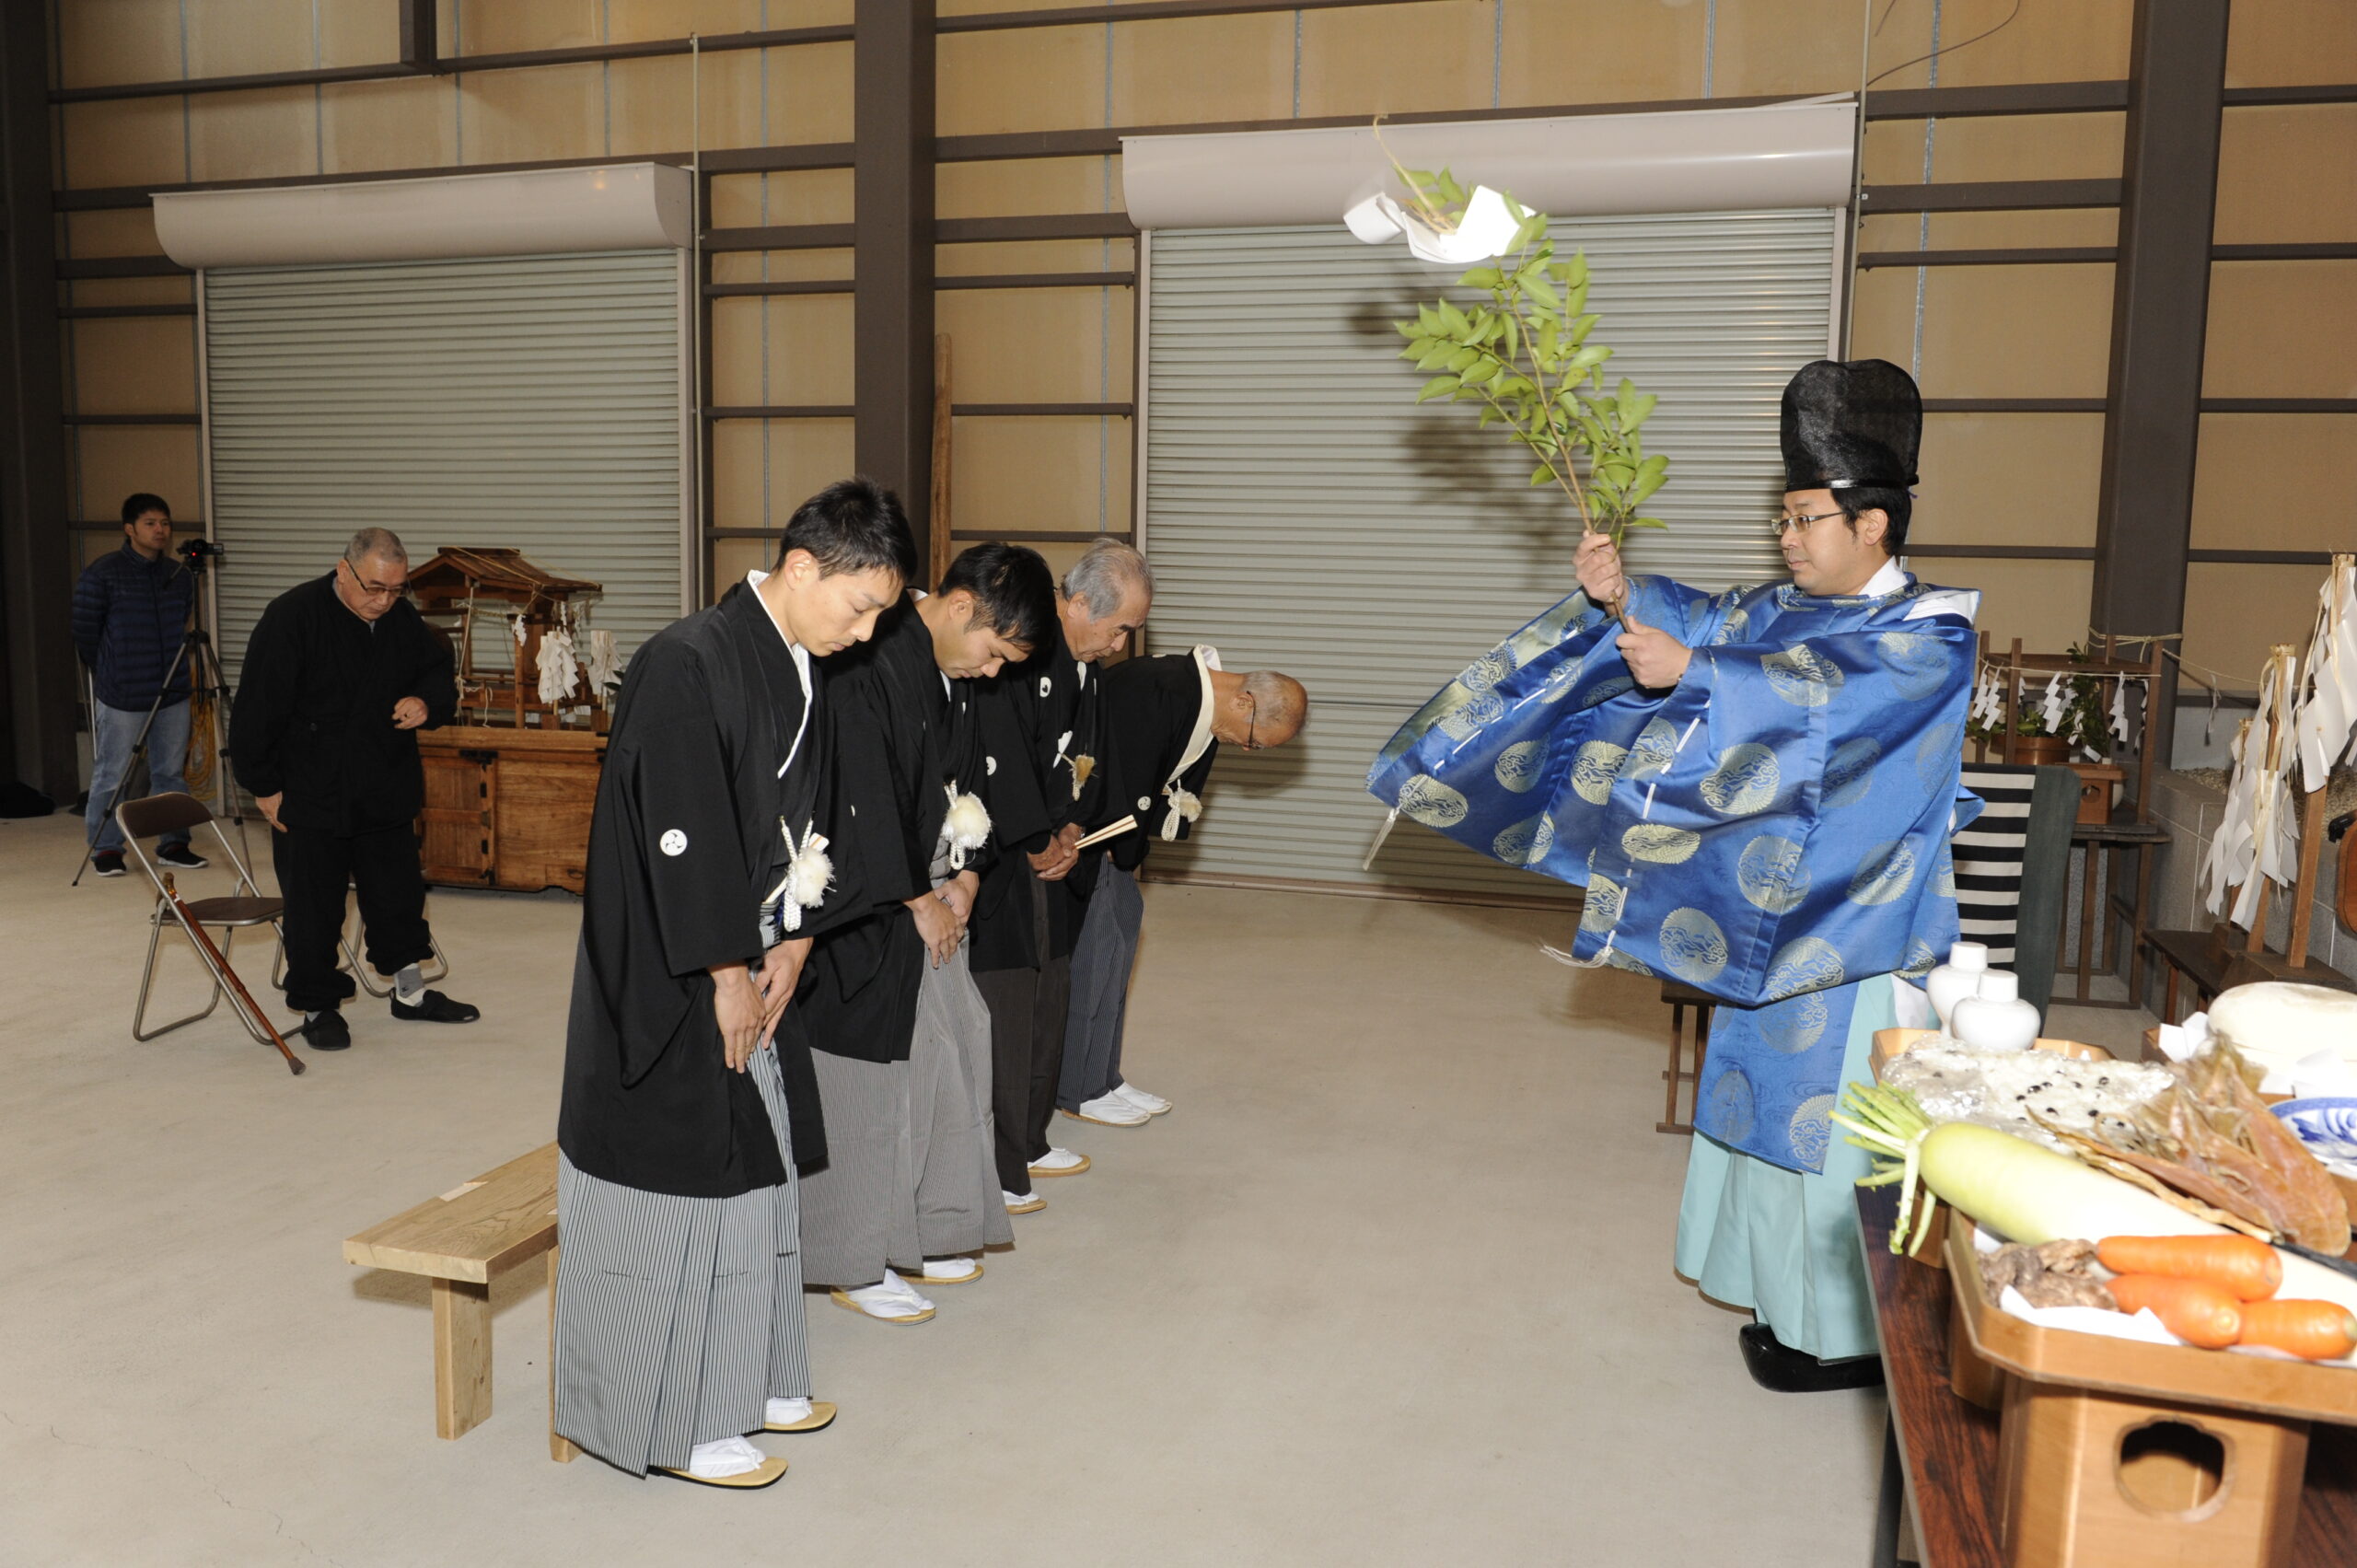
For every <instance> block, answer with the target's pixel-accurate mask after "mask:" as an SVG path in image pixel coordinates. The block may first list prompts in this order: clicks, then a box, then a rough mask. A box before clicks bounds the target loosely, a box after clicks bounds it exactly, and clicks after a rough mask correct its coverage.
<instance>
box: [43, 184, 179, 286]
mask: <svg viewBox="0 0 2357 1568" xmlns="http://www.w3.org/2000/svg"><path fill="white" fill-rule="evenodd" d="M64 217H65V242H66V244H67V245H69V246H70V247H72V249H71V250H69V251H68V252H67V253H68V254H69V255H74V256H84V257H87V256H160V255H162V254H163V253H164V248H163V247H162V246H161V245H160V244H158V243H157V240H156V209H155V208H153V207H122V208H118V209H115V210H113V211H110V212H101V213H67V214H65V215H64ZM75 286H77V287H84V286H87V285H82V284H77V285H75ZM82 303H85V304H87V303H88V302H87V301H83V302H82Z"/></svg>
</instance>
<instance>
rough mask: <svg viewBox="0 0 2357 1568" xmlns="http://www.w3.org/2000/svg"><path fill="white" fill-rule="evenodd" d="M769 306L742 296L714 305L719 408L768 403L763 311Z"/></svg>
mask: <svg viewBox="0 0 2357 1568" xmlns="http://www.w3.org/2000/svg"><path fill="white" fill-rule="evenodd" d="M768 303H769V301H767V300H766V299H761V298H758V297H742V296H740V297H734V298H728V299H715V300H714V301H713V302H712V343H711V348H710V353H711V354H712V401H713V402H714V404H715V405H716V406H718V407H721V408H735V407H741V406H743V405H745V404H748V403H758V402H761V401H765V400H764V399H763V398H762V396H761V325H762V323H761V308H762V307H763V306H764V305H766V304H768Z"/></svg>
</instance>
